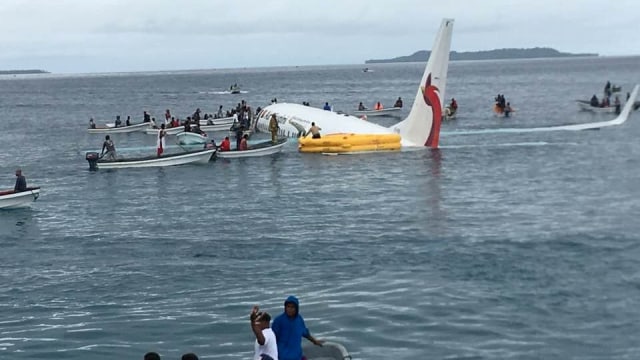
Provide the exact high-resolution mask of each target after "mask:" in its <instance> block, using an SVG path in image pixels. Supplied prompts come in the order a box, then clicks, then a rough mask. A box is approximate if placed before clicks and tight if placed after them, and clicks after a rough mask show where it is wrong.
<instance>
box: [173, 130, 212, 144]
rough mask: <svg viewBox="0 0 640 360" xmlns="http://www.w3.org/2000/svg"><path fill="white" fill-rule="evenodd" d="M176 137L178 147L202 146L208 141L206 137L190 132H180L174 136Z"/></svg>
mask: <svg viewBox="0 0 640 360" xmlns="http://www.w3.org/2000/svg"><path fill="white" fill-rule="evenodd" d="M176 137H177V138H178V144H180V145H197V144H204V143H206V142H207V140H208V138H207V137H206V136H203V135H200V134H197V133H192V132H181V133H179V134H178V135H176Z"/></svg>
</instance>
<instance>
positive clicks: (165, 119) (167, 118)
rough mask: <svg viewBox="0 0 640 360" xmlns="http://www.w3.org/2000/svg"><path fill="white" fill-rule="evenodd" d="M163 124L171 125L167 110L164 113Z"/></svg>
mask: <svg viewBox="0 0 640 360" xmlns="http://www.w3.org/2000/svg"><path fill="white" fill-rule="evenodd" d="M164 123H165V124H166V125H169V124H171V111H170V110H169V109H167V110H166V111H165V112H164Z"/></svg>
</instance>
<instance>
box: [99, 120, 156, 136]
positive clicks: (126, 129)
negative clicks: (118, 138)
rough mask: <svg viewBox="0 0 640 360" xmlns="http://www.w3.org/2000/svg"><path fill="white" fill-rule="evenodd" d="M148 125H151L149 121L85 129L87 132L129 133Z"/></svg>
mask: <svg viewBox="0 0 640 360" xmlns="http://www.w3.org/2000/svg"><path fill="white" fill-rule="evenodd" d="M149 126H151V123H150V122H148V123H142V124H135V125H129V126H120V127H108V126H107V127H100V128H95V129H91V128H89V129H87V132H88V133H89V134H117V133H131V132H137V131H145V130H146V129H147V128H148V127H149Z"/></svg>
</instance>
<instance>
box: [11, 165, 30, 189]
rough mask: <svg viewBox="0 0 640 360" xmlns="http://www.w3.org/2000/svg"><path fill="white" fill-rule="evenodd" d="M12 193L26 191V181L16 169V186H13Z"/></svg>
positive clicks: (20, 171) (19, 170)
mask: <svg viewBox="0 0 640 360" xmlns="http://www.w3.org/2000/svg"><path fill="white" fill-rule="evenodd" d="M13 191H15V192H21V191H27V179H26V178H25V177H24V175H22V170H21V169H16V186H14V188H13Z"/></svg>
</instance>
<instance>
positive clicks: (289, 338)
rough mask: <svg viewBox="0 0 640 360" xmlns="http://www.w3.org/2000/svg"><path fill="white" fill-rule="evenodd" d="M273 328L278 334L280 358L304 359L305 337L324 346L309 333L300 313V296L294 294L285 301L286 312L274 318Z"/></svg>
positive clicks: (315, 343) (281, 359)
mask: <svg viewBox="0 0 640 360" xmlns="http://www.w3.org/2000/svg"><path fill="white" fill-rule="evenodd" d="M271 329H272V330H273V332H274V333H275V334H276V342H277V344H278V359H279V360H300V359H302V338H303V337H304V338H306V339H308V340H309V341H311V342H312V343H313V344H314V345H317V346H322V344H323V343H324V341H322V340H318V339H316V338H314V337H313V336H311V333H309V329H307V326H306V325H305V323H304V319H303V318H302V315H300V314H299V302H298V298H296V297H295V296H293V295H291V296H289V297H288V298H287V300H285V301H284V312H283V313H282V314H280V315H278V317H276V318H275V320H273V324H272V325H271Z"/></svg>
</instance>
